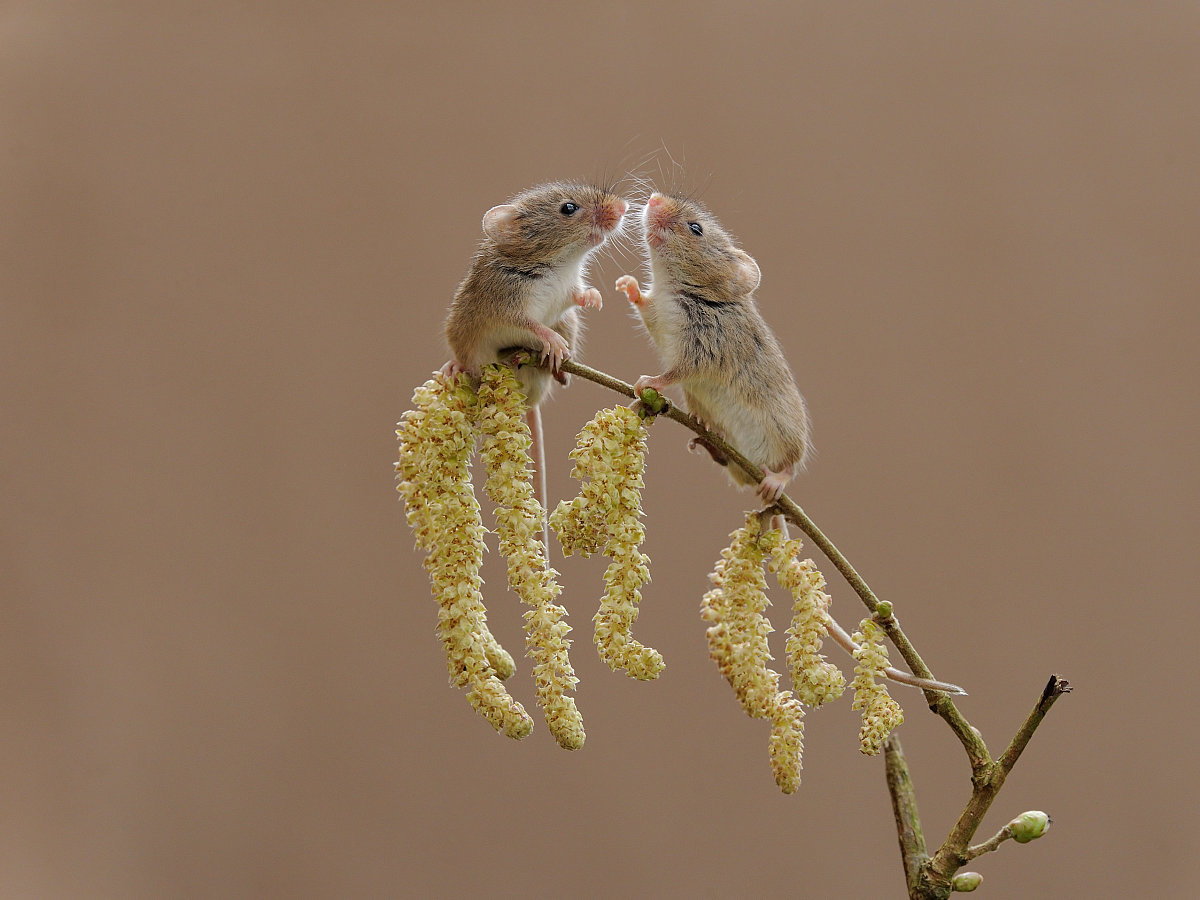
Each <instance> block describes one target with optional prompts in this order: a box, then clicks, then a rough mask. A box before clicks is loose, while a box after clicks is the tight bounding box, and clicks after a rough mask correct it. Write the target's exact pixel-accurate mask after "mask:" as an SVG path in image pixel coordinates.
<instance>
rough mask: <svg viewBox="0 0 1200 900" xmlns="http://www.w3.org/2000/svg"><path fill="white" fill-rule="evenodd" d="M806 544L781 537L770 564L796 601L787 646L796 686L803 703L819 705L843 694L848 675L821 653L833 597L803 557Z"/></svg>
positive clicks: (794, 687)
mask: <svg viewBox="0 0 1200 900" xmlns="http://www.w3.org/2000/svg"><path fill="white" fill-rule="evenodd" d="M773 534H776V535H778V534H779V532H773ZM781 537H782V535H780V538H781ZM803 546H804V545H803V543H802V542H801V541H800V540H798V539H796V540H782V539H777V540H776V541H775V542H774V543H773V545H772V546H771V551H770V552H771V561H770V563H769V564H768V566H769V568H770V569H771V571H772V572H774V573H775V575H776V577H777V578H778V579H779V583H780V585H781V586H783V587H784V588H785V589H786V590H787V591H789V592H790V593H791V595H792V600H793V604H792V623H791V626H790V627H789V628H788V629H787V635H788V640H787V645H786V649H787V661H788V671H789V672H790V673H791V676H792V688H793V690H794V691H795V693H796V698H797V699H798V700H799V701H800V702H801V703H803V704H804V705H805V706H811V707H814V708H815V707H818V706H821V705H822V704H823V703H828V702H829V701H830V700H836V699H837V698H838V697H840V696H842V692H843V691H845V690H846V676H845V675H843V674H842V673H841V670H839V669H838V667H837V666H836V665H834V664H833V663H831V662H830V661H829V660H828V659H826V658H825V656H824V655H823V654H822V653H821V644H822V638H823V637H825V636H826V635H827V634H829V626H828V621H829V602H830V598H829V594H827V593H825V577H824V576H823V575H822V574H821V572H820V571H819V570H818V569H817V566H816V564H815V563H814V562H813V561H812V560H811V559H804V560H802V559H800V552H801V550H802V548H803Z"/></svg>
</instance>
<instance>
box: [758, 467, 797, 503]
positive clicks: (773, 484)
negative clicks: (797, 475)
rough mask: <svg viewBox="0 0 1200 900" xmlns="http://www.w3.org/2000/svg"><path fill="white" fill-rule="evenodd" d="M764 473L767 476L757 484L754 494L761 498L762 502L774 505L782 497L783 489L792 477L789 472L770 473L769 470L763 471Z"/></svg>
mask: <svg viewBox="0 0 1200 900" xmlns="http://www.w3.org/2000/svg"><path fill="white" fill-rule="evenodd" d="M764 471H765V472H766V473H767V474H766V476H765V477H764V478H763V480H762V481H760V482H759V484H758V488H757V490H756V493H757V494H758V496H760V497H762V499H763V502H765V503H774V502H775V501H776V500H778V499H779V498H780V497H781V496H782V495H783V489H784V488H785V487H787V485H788V482H789V481H791V480H792V476H791V473H790V472H786V471H784V472H772V471H771V470H770V469H765V470H764Z"/></svg>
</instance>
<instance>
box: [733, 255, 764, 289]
mask: <svg viewBox="0 0 1200 900" xmlns="http://www.w3.org/2000/svg"><path fill="white" fill-rule="evenodd" d="M733 257H734V269H733V284H734V286H735V287H736V288H737V289H738V293H741V294H748V293H750V292H751V291H752V290H754V289H755V288H756V287H758V284H759V282H760V281H762V270H761V269H759V267H758V263H756V262H755V261H754V257H753V256H751V255H750V254H749V253H747V252H746V251H745V250H734V251H733Z"/></svg>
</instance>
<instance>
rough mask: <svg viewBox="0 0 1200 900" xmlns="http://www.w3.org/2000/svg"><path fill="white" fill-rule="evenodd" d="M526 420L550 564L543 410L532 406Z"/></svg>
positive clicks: (535, 486) (543, 541)
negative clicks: (530, 439)
mask: <svg viewBox="0 0 1200 900" xmlns="http://www.w3.org/2000/svg"><path fill="white" fill-rule="evenodd" d="M525 421H526V423H528V425H529V436H530V437H531V438H532V441H533V442H532V443H531V444H530V446H529V455H530V457H532V458H533V479H534V481H533V489H534V490H535V491H536V492H537V498H538V503H540V504H542V543H543V544H544V545H545V547H546V564H547V565H549V564H550V516H549V507H548V506H547V505H546V503H547V500H546V450H545V447H544V445H543V443H542V410H541V407H539V406H531V407H529V409H528V410H527V411H526V413H525Z"/></svg>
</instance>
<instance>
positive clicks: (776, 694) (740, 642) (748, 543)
mask: <svg viewBox="0 0 1200 900" xmlns="http://www.w3.org/2000/svg"><path fill="white" fill-rule="evenodd" d="M760 528H761V522H760V519H759V517H758V515H757V514H756V513H750V514H749V515H748V516H747V517H746V524H745V526H743V527H742V528H739V529H737V530H736V531H734V532H733V533H732V534H731V535H730V538H731V542H730V545H729V546H728V547H727V548H725V549H724V550H722V551H721V559H719V560H717V564H716V566H715V568H714V571H713V573H712V574H711V575H710V576H709V580H710V581H712V584H713V587H712V590H710V591H709V592H708V593H706V594H705V595H704V598H703V599H702V600H701V602H700V614H701V618H703V619H704V620H705V621H706V622H709V623H711V624H710V625H709V627H708V631H707V636H708V651H709V655H710V656H711V657H712V658H713V661H714V662H716V664H717V668H718V669H719V670H720V672H721V674H722V675H724V676H725V679H726V680H727V681H728V682H729V684H730V685H731V686H732V687H733V690H734V693H735V694H736V695H737V698H738V700H739V701H740V702H741V704H742V708H743V709H744V710H745V711H746V713H747V714H748V715H750V716H752V717H754V718H759V719H762V718H767V719H770V720H771V735H770V739H769V741H768V750H769V753H770V759H771V770H772V772H773V773H774V775H775V783H776V784H778V785H779V787H780V789H781V790H782V791H783V792H784V793H785V794H790V793H792V792H793V791H795V790H796V789H797V788H798V787H799V786H800V769H801V766H802V757H803V752H804V708H803V706H802V705H801V704H800V702H799V701H798V700H796V699H795V698H794V697H793V696H792V692H791V691H780V690H779V673H778V672H775V671H774V670H772V669H771V668H770V667H769V666H768V665H767V662H768V661H769V660H770V659H771V652H770V648H769V647H768V644H767V636H768V635H769V634H770V633H771V632H772V630H773V629H772V628H771V623H770V622H769V621H767V617H766V614H765V613H766V608H767V606H768V605H769V603H770V601H768V600H767V594H766V586H767V583H766V578H765V577H764V576H763V559H764V554H765V552H766V551H767V550H768V549H769V548H771V547H772V546H774V545H776V544H778V543H779V541H780V539H781V535H780V534H779V532H774V531H773V532H768V533H766V534H760Z"/></svg>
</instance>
